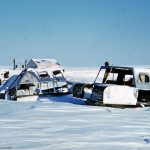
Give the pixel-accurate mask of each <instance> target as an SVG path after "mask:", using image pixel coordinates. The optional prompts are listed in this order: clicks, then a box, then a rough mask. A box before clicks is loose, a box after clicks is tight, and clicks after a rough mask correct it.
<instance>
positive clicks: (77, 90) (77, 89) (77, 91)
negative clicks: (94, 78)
mask: <svg viewBox="0 0 150 150" xmlns="http://www.w3.org/2000/svg"><path fill="white" fill-rule="evenodd" d="M73 97H77V98H83V97H84V84H76V85H74V87H73Z"/></svg>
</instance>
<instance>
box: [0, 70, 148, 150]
mask: <svg viewBox="0 0 150 150" xmlns="http://www.w3.org/2000/svg"><path fill="white" fill-rule="evenodd" d="M80 71H81V72H80ZM96 73H97V70H96V69H95V70H92V69H85V70H84V69H77V70H73V69H72V70H71V69H70V70H69V71H66V76H67V79H70V81H83V82H86V81H89V82H92V81H93V80H94V78H95V76H96V75H95V74H96ZM85 77H86V78H85ZM19 100H20V101H4V100H0V150H1V149H2V150H5V149H13V150H22V149H26V150H100V149H102V150H149V149H150V107H147V108H136V109H133V108H131V109H129V108H128V109H117V108H109V107H96V106H86V105H84V100H81V99H76V98H73V97H72V95H66V96H60V97H54V96H51V97H40V98H38V97H28V98H21V99H19ZM33 100H34V101H33Z"/></svg>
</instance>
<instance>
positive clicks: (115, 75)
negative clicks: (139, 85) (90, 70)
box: [96, 67, 134, 86]
mask: <svg viewBox="0 0 150 150" xmlns="http://www.w3.org/2000/svg"><path fill="white" fill-rule="evenodd" d="M133 79H134V76H133V71H132V69H130V68H129V69H128V68H116V67H115V68H111V67H109V68H104V69H101V70H100V73H99V75H98V78H97V79H96V83H103V84H117V85H128V86H134V80H133Z"/></svg>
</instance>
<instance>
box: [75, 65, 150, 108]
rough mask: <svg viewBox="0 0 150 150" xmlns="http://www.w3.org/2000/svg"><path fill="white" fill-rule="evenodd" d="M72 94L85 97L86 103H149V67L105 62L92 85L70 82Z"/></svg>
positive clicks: (120, 104)
mask: <svg viewBox="0 0 150 150" xmlns="http://www.w3.org/2000/svg"><path fill="white" fill-rule="evenodd" d="M73 96H74V97H77V98H83V99H85V103H86V104H88V105H99V106H113V107H137V106H150V69H149V68H146V67H123V66H113V65H112V66H110V65H109V64H108V63H105V66H101V67H100V69H99V72H98V74H97V76H96V78H95V81H94V82H93V83H92V84H84V83H77V84H75V85H74V87H73Z"/></svg>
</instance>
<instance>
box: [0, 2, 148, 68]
mask: <svg viewBox="0 0 150 150" xmlns="http://www.w3.org/2000/svg"><path fill="white" fill-rule="evenodd" d="M149 8H150V1H149V0H0V65H10V64H11V63H12V59H13V58H20V59H24V58H27V59H30V58H55V59H57V60H58V61H59V62H60V63H61V64H63V65H64V66H100V65H102V64H103V62H104V61H106V60H109V61H110V62H111V63H113V64H117V65H118V64H126V65H150V10H149Z"/></svg>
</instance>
